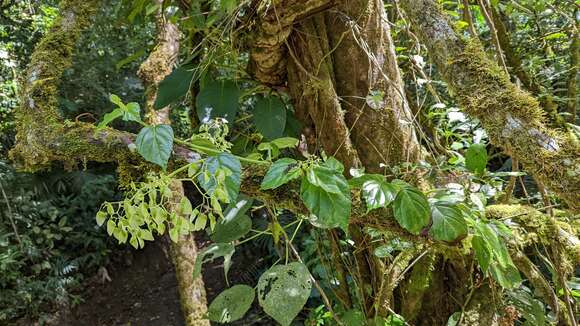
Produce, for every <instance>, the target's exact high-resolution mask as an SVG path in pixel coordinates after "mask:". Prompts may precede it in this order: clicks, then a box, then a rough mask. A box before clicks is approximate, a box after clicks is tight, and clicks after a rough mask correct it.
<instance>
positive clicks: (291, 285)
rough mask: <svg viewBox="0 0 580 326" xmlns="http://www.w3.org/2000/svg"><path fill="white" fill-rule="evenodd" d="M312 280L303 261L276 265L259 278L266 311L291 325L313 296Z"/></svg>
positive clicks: (260, 295) (261, 303)
mask: <svg viewBox="0 0 580 326" xmlns="http://www.w3.org/2000/svg"><path fill="white" fill-rule="evenodd" d="M311 290H312V281H311V277H310V272H308V268H307V267H306V266H305V265H304V264H302V263H297V262H296V263H290V264H288V265H276V266H274V267H272V268H270V269H269V270H267V271H266V272H265V273H264V274H262V276H260V280H259V281H258V301H259V302H260V305H261V306H262V308H264V311H265V312H266V313H267V314H268V315H270V316H271V317H272V318H274V319H275V320H276V321H277V322H279V323H280V324H282V326H288V325H290V323H291V322H292V320H294V318H295V317H296V315H298V313H299V312H300V311H301V310H302V308H303V307H304V304H306V301H307V300H308V297H309V296H310V291H311Z"/></svg>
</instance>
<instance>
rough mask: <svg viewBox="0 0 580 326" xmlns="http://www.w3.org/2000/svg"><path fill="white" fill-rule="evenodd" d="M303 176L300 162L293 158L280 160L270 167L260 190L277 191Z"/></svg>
mask: <svg viewBox="0 0 580 326" xmlns="http://www.w3.org/2000/svg"><path fill="white" fill-rule="evenodd" d="M301 175H302V170H301V169H300V167H299V165H298V161H296V160H294V159H291V158H283V159H279V160H277V161H276V162H274V164H272V166H270V169H269V170H268V172H267V173H266V175H265V176H264V180H262V184H261V185H260V188H261V189H262V190H268V189H276V188H278V187H280V186H281V185H283V184H285V183H288V182H289V181H290V180H293V179H297V178H299V177H300V176H301Z"/></svg>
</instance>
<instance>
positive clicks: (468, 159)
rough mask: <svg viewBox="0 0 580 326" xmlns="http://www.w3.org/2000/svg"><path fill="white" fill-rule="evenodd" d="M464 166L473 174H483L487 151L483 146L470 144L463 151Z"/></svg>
mask: <svg viewBox="0 0 580 326" xmlns="http://www.w3.org/2000/svg"><path fill="white" fill-rule="evenodd" d="M465 166H466V167H467V169H468V170H469V171H471V172H474V173H483V171H485V167H486V166H487V150H486V149H485V145H483V144H472V145H471V146H469V148H468V149H467V151H465Z"/></svg>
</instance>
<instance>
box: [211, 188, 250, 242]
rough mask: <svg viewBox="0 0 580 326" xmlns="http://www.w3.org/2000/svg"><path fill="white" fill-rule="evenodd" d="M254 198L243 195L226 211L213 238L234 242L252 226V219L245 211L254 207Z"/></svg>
mask: <svg viewBox="0 0 580 326" xmlns="http://www.w3.org/2000/svg"><path fill="white" fill-rule="evenodd" d="M252 202H253V201H252V200H251V199H249V198H247V197H242V196H241V195H240V199H239V200H238V201H237V203H235V204H233V205H230V207H228V209H226V211H225V212H224V218H223V219H222V220H221V221H220V223H218V224H217V225H216V226H215V230H214V232H213V234H212V235H211V239H212V240H213V241H215V242H232V241H235V240H237V239H239V238H241V237H243V236H244V235H246V233H248V232H250V229H251V228H252V220H251V219H250V218H249V217H248V216H247V215H245V213H246V212H247V211H248V209H250V207H252Z"/></svg>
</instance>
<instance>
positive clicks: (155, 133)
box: [135, 125, 173, 169]
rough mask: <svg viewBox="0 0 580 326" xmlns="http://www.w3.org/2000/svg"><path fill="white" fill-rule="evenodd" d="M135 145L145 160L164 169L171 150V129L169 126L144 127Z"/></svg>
mask: <svg viewBox="0 0 580 326" xmlns="http://www.w3.org/2000/svg"><path fill="white" fill-rule="evenodd" d="M135 145H137V151H138V152H139V154H141V156H143V158H144V159H145V160H147V161H149V162H152V163H155V164H157V165H159V166H161V167H162V168H163V169H165V168H166V167H167V162H168V161H169V157H170V156H171V151H172V150H173V129H171V126H169V125H154V126H147V127H144V128H143V129H141V131H140V132H139V134H138V135H137V139H136V140H135Z"/></svg>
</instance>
